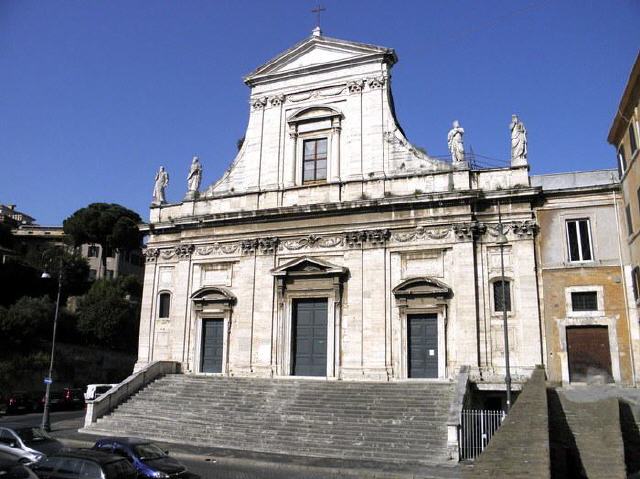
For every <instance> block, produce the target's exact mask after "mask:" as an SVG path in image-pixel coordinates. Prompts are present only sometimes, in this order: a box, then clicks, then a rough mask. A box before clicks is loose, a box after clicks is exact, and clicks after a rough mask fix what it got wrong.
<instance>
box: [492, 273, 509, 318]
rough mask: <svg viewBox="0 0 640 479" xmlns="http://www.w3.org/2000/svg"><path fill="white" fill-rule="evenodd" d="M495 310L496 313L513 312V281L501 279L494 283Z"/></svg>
mask: <svg viewBox="0 0 640 479" xmlns="http://www.w3.org/2000/svg"><path fill="white" fill-rule="evenodd" d="M503 291H504V302H503ZM493 310H494V311H495V312H496V313H502V312H503V311H511V281H508V280H506V279H504V280H501V279H499V280H497V281H494V282H493Z"/></svg>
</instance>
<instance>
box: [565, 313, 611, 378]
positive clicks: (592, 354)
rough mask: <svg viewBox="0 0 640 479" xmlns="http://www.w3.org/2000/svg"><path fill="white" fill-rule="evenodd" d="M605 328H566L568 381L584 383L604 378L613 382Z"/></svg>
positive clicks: (607, 333) (607, 335) (606, 329)
mask: <svg viewBox="0 0 640 479" xmlns="http://www.w3.org/2000/svg"><path fill="white" fill-rule="evenodd" d="M608 329H609V328H607V326H571V327H567V354H568V359H569V381H571V382H586V381H588V380H589V378H593V377H596V376H604V377H605V379H606V381H608V382H613V376H612V374H611V351H610V349H609V330H608Z"/></svg>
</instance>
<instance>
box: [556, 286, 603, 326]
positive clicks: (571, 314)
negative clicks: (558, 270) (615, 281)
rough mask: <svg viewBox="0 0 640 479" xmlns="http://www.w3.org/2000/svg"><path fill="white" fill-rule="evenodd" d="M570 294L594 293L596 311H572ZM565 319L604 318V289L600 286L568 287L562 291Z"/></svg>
mask: <svg viewBox="0 0 640 479" xmlns="http://www.w3.org/2000/svg"><path fill="white" fill-rule="evenodd" d="M571 293H596V295H597V298H598V300H597V301H598V303H597V304H598V309H596V310H593V311H574V310H573V301H572V298H571ZM564 295H565V296H564V299H565V308H566V316H567V318H597V317H602V316H604V288H603V287H602V286H597V285H593V286H570V287H568V288H565V289H564Z"/></svg>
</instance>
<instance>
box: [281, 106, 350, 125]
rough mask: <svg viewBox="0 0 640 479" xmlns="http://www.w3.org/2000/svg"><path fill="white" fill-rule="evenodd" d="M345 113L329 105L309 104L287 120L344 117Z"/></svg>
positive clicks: (290, 122)
mask: <svg viewBox="0 0 640 479" xmlns="http://www.w3.org/2000/svg"><path fill="white" fill-rule="evenodd" d="M343 116H344V115H343V114H342V113H341V112H339V111H338V110H336V109H335V108H331V107H328V106H309V107H305V108H302V109H300V110H298V111H296V112H294V113H293V114H292V115H291V116H289V118H288V119H287V122H288V123H289V124H293V123H302V122H311V121H319V120H327V119H331V118H343Z"/></svg>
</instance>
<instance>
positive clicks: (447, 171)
mask: <svg viewBox="0 0 640 479" xmlns="http://www.w3.org/2000/svg"><path fill="white" fill-rule="evenodd" d="M396 62H397V57H396V54H395V52H394V51H393V50H392V49H388V48H382V47H377V46H372V45H366V44H361V43H355V42H349V41H344V40H338V39H333V38H328V37H325V36H322V35H321V34H320V32H319V31H315V32H314V34H313V35H311V36H310V37H308V38H306V39H305V40H303V41H302V42H300V43H298V44H297V45H295V46H294V47H292V48H290V49H289V50H287V51H285V52H284V53H282V54H281V55H279V56H277V57H276V58H274V59H273V60H271V61H269V62H267V63H266V64H264V65H263V66H261V67H260V68H258V69H257V70H255V71H254V72H253V73H251V74H250V75H248V76H247V77H246V78H245V83H246V84H247V85H248V86H249V88H250V99H249V103H250V116H249V124H248V127H247V131H246V135H245V140H244V143H243V145H242V147H241V149H240V150H239V152H238V155H237V157H236V158H235V160H234V161H233V163H232V165H231V166H230V167H229V169H228V170H227V171H226V172H225V173H224V175H223V176H222V177H221V178H220V179H219V180H218V181H217V182H215V183H214V184H212V185H211V186H209V187H208V188H206V189H205V190H204V191H203V192H202V193H199V194H193V193H192V194H188V195H187V197H186V198H185V200H183V201H182V202H179V203H165V202H162V201H160V202H158V203H159V204H155V205H154V206H152V208H151V217H150V222H149V224H148V225H146V226H145V228H146V233H147V234H148V236H149V241H148V245H147V248H146V251H145V256H146V270H145V279H144V297H143V307H142V313H141V322H140V343H139V358H138V363H137V366H136V367H137V368H138V369H139V368H141V367H143V366H144V365H146V364H148V363H150V362H152V361H157V360H174V361H179V362H180V363H181V364H182V369H183V371H184V372H186V373H192V374H213V375H216V374H218V375H220V374H221V375H231V376H260V377H283V378H284V377H289V376H296V377H298V376H299V377H309V378H326V379H330V380H376V381H378V380H381V381H397V380H413V379H432V380H449V379H451V378H453V377H454V376H455V375H456V373H457V372H458V371H459V369H460V368H461V367H462V366H465V365H466V366H469V367H470V370H471V375H472V377H474V378H476V379H482V380H484V381H487V382H489V383H491V382H493V383H495V384H498V383H501V382H502V380H503V376H504V372H505V370H504V366H505V348H504V333H503V313H504V311H505V310H506V312H507V323H508V344H509V351H510V362H511V374H512V376H513V377H514V380H515V381H518V380H520V379H523V378H526V377H528V376H529V374H530V372H531V371H532V370H533V368H534V366H535V365H536V364H541V363H543V362H544V357H543V356H544V353H543V337H542V334H543V331H542V326H541V316H540V311H539V303H538V281H537V277H536V250H535V241H534V237H535V235H536V229H537V226H536V222H535V219H534V218H535V215H534V208H535V204H536V201H537V200H538V198H539V196H540V188H534V187H532V186H531V182H530V176H529V167H528V165H527V162H526V156H524V157H523V156H522V154H520V156H519V158H518V160H517V161H513V162H512V164H511V166H508V167H504V168H494V169H477V168H473V167H472V166H471V165H469V164H468V163H467V162H466V160H465V157H464V155H462V156H461V155H460V149H459V148H457V147H456V146H455V145H454V147H453V148H452V149H451V150H452V155H453V158H452V160H451V161H445V160H442V159H437V158H433V157H431V156H429V155H428V154H426V153H424V152H423V151H422V150H421V149H417V148H415V147H414V146H413V145H412V144H411V143H410V142H409V141H408V140H407V138H406V137H405V135H404V133H403V130H402V128H401V127H400V125H399V123H398V121H397V119H396V116H395V112H394V104H393V96H392V91H391V69H392V67H393V65H394V64H395V63H396ZM456 128H457V129H456ZM462 133H463V130H462V129H461V128H460V127H459V125H457V126H456V127H455V128H454V130H452V134H450V137H451V138H450V142H451V141H456V138H455V137H456V135H458V136H459V138H460V139H461V135H462ZM505 136H506V135H505ZM458 146H461V143H460V144H459V145H458ZM519 147H520V146H519ZM520 149H521V150H522V148H521V147H520ZM525 155H526V152H525ZM505 236H506V242H505ZM503 266H504V267H503ZM503 270H504V274H503V272H502V271H503Z"/></svg>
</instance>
